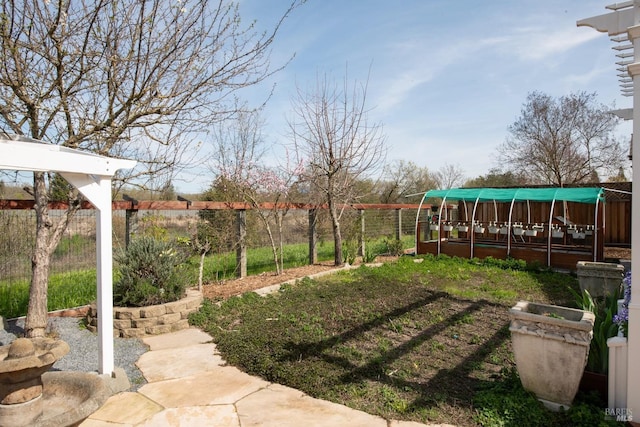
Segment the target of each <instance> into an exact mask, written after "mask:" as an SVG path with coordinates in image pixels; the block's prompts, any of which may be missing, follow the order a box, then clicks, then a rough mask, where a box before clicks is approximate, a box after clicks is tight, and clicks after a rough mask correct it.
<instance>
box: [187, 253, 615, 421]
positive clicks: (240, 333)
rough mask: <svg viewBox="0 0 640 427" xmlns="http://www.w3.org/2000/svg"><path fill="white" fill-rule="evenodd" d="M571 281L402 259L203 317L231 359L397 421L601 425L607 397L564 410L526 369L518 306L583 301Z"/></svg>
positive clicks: (519, 267)
mask: <svg viewBox="0 0 640 427" xmlns="http://www.w3.org/2000/svg"><path fill="white" fill-rule="evenodd" d="M513 267H515V269H514V268H513ZM569 288H573V289H574V290H575V289H577V280H576V279H575V277H573V276H570V275H566V274H559V273H552V272H548V271H535V270H530V271H528V270H526V268H525V266H524V264H521V263H519V262H513V261H510V262H498V261H495V260H487V261H484V262H481V261H478V260H461V259H453V258H448V257H432V256H426V257H425V258H424V260H423V261H422V262H420V263H416V262H414V260H413V258H412V257H402V258H401V259H400V260H399V261H398V262H397V263H390V264H385V265H383V266H382V267H379V268H370V267H364V266H363V267H360V268H358V269H356V270H352V271H349V272H342V273H338V274H335V275H332V276H325V277H323V278H320V279H317V280H309V279H305V280H302V281H300V282H298V284H296V285H293V286H291V285H287V286H283V288H282V289H281V291H280V292H279V293H277V294H275V295H270V296H268V297H265V298H262V297H258V296H257V295H256V294H253V293H248V294H245V295H243V296H241V297H235V298H231V299H229V300H227V301H225V302H223V303H222V304H221V305H220V306H218V305H215V304H213V303H210V302H208V303H205V305H204V306H203V307H202V309H201V310H200V311H199V312H198V313H196V314H194V315H193V316H192V317H191V321H192V323H194V324H195V325H197V326H199V327H201V328H203V329H205V330H206V331H207V332H209V333H210V334H211V335H212V336H213V337H214V340H215V341H216V343H217V345H218V349H219V350H220V351H221V353H222V355H223V357H224V358H225V360H227V362H229V363H230V364H232V365H234V366H238V367H239V368H241V369H243V370H244V371H246V372H248V373H251V374H255V375H259V376H261V377H263V378H264V379H266V380H268V381H272V382H276V383H280V384H284V385H288V386H290V387H294V388H297V389H299V390H302V391H304V392H306V393H308V394H310V395H312V396H314V397H319V398H323V399H328V400H331V401H334V402H338V403H342V404H345V405H348V406H350V407H353V408H356V409H360V410H363V411H366V412H368V413H371V414H375V415H380V416H382V417H384V418H387V419H397V420H408V421H419V422H425V423H426V422H436V423H450V424H454V425H457V426H476V425H506V426H508V425H513V426H515V425H518V426H527V425H531V426H533V425H536V426H540V425H542V426H543V425H565V426H571V425H575V426H578V425H580V426H585V425H598V423H600V421H602V422H604V421H603V417H604V409H603V408H604V404H603V403H602V402H597V403H594V401H592V400H589V399H593V397H592V396H589V397H586V396H579V397H578V399H577V401H576V404H575V405H574V406H573V407H572V409H571V410H570V411H568V412H565V413H560V414H553V413H550V412H548V411H546V410H545V409H544V408H543V407H542V406H541V404H539V402H538V401H537V400H536V399H535V398H534V397H532V396H531V395H530V394H529V393H527V392H525V391H524V390H522V387H521V386H520V384H519V380H518V379H517V374H515V373H514V360H513V354H512V352H511V344H510V334H509V330H508V322H509V320H508V309H509V308H510V307H511V306H512V305H513V304H514V303H515V302H516V301H517V300H520V299H526V300H531V301H538V302H545V303H552V304H561V305H574V304H573V296H572V294H571V292H570V291H569Z"/></svg>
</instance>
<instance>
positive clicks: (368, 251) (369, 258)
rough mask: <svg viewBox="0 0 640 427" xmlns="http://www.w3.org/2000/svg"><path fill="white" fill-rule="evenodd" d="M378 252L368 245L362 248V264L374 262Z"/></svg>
mask: <svg viewBox="0 0 640 427" xmlns="http://www.w3.org/2000/svg"><path fill="white" fill-rule="evenodd" d="M377 256H378V252H377V251H376V250H375V249H374V248H372V247H371V246H369V245H366V246H365V247H364V253H363V254H362V262H364V263H370V262H373V261H375V260H376V257H377Z"/></svg>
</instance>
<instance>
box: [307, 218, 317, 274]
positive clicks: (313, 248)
mask: <svg viewBox="0 0 640 427" xmlns="http://www.w3.org/2000/svg"><path fill="white" fill-rule="evenodd" d="M316 215H317V212H316V210H315V209H309V265H313V264H315V263H317V262H318V246H317V243H318V233H317V231H316V220H317V216H316Z"/></svg>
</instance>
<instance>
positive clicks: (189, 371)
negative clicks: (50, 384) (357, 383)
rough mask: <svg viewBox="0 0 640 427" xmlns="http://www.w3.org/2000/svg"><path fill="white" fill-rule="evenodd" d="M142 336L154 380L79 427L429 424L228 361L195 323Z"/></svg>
mask: <svg viewBox="0 0 640 427" xmlns="http://www.w3.org/2000/svg"><path fill="white" fill-rule="evenodd" d="M143 341H144V343H145V344H146V345H148V346H149V350H150V351H148V352H146V353H144V354H143V355H142V356H141V357H140V359H139V360H138V362H137V363H136V364H137V366H138V368H139V369H140V370H141V371H142V373H143V375H144V377H145V378H146V380H147V381H148V384H145V385H144V386H142V387H141V388H140V389H139V390H138V391H137V392H135V393H133V392H123V393H118V394H116V395H114V396H112V397H110V398H109V400H107V402H106V403H105V404H104V405H103V406H102V407H101V408H100V409H98V411H96V412H95V413H93V414H92V415H91V416H90V417H89V418H87V419H86V420H85V421H84V422H82V423H81V424H80V426H81V427H124V426H127V427H129V426H131V427H134V426H145V427H152V426H153V427H156V426H168V427H169V426H171V427H174V426H175V427H178V426H180V427H189V426H194V427H200V426H215V427H257V426H261V427H298V426H305V427H325V426H326V427H336V426H349V427H359V426H362V427H424V426H425V424H420V423H415V422H406V421H396V420H385V419H383V418H380V417H378V416H374V415H370V414H367V413H365V412H362V411H358V410H355V409H351V408H348V407H346V406H344V405H339V404H337V403H332V402H328V401H325V400H321V399H315V398H312V397H310V396H308V395H306V394H304V393H303V392H301V391H299V390H295V389H292V388H289V387H285V386H282V385H279V384H273V383H269V382H267V381H264V380H262V379H260V378H257V377H253V376H251V375H248V374H245V373H244V372H241V371H240V370H238V369H237V368H235V367H232V366H226V363H225V361H224V360H223V359H222V357H221V356H220V354H219V353H218V352H217V351H216V347H215V344H213V343H212V342H211V337H210V336H209V335H208V334H206V333H204V332H203V331H201V330H199V329H196V328H190V329H185V330H182V331H179V332H173V333H170V334H164V335H157V336H154V337H147V338H144V339H143ZM432 427H435V426H434V425H432ZM440 427H446V426H444V425H440ZM449 427H452V426H449Z"/></svg>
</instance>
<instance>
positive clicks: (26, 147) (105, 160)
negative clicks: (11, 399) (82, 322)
mask: <svg viewBox="0 0 640 427" xmlns="http://www.w3.org/2000/svg"><path fill="white" fill-rule="evenodd" d="M135 165H136V162H135V161H133V160H123V159H113V158H110V157H104V156H98V155H96V154H93V153H88V152H84V151H80V150H73V149H70V148H66V147H61V146H58V145H51V144H47V143H44V142H42V141H36V140H32V139H30V138H26V137H22V136H10V137H9V139H4V138H0V169H6V170H23V171H39V172H48V171H51V172H58V173H59V174H60V175H62V176H63V177H64V178H65V179H66V180H67V181H69V183H70V184H72V185H73V186H75V187H76V188H77V189H78V190H79V191H80V192H81V193H82V194H83V195H84V196H85V197H86V198H87V199H88V200H89V201H90V202H91V203H92V204H93V206H95V208H96V210H97V215H96V245H97V247H96V267H97V268H96V270H97V286H98V289H97V295H98V306H97V308H98V351H99V354H98V371H99V373H100V374H108V375H113V373H114V369H115V367H114V354H113V272H112V270H113V244H112V218H111V178H112V177H113V176H114V175H115V173H116V171H118V170H119V169H130V168H133V167H134V166H135Z"/></svg>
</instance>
